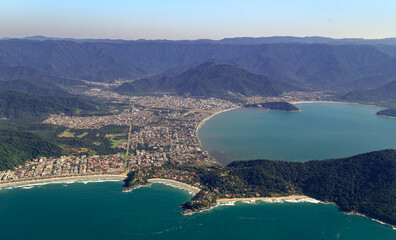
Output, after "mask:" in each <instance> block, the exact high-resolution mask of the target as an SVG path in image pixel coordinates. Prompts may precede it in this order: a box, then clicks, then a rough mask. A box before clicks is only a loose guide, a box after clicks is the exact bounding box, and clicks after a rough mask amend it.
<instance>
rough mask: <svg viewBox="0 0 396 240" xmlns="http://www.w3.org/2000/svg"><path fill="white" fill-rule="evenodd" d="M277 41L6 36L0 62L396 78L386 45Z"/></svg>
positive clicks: (141, 71)
mask: <svg viewBox="0 0 396 240" xmlns="http://www.w3.org/2000/svg"><path fill="white" fill-rule="evenodd" d="M267 40H268V39H267ZM283 40H285V41H283V43H279V42H281V41H280V40H279V41H276V39H275V40H271V41H269V40H268V41H258V40H257V39H255V40H254V39H253V40H247V39H231V40H230V39H225V40H222V41H210V40H199V41H144V40H143V41H110V40H109V41H99V40H98V41H85V42H84V41H79V42H78V41H73V40H45V41H36V40H23V39H9V40H0V65H7V66H11V67H17V66H26V67H30V68H34V69H37V70H40V71H44V72H48V73H50V74H54V75H56V76H60V77H68V78H76V79H85V80H91V81H114V80H117V79H126V80H128V79H135V78H140V77H145V76H152V75H156V74H160V73H162V72H164V71H167V70H169V69H172V68H178V67H180V66H191V65H196V64H200V63H203V62H206V61H212V60H216V61H217V62H219V63H224V64H230V65H233V66H235V67H239V68H242V69H245V70H248V71H250V72H252V73H255V74H260V75H265V76H268V77H271V78H274V79H277V80H280V81H288V82H291V83H294V84H298V85H302V86H308V87H311V88H314V89H335V90H338V89H341V90H342V88H343V87H342V86H343V85H344V84H346V83H349V82H352V81H356V80H359V79H365V78H366V79H370V78H372V77H380V78H381V79H382V80H381V82H380V83H378V84H377V83H374V84H373V85H374V86H373V87H379V86H380V85H382V84H384V83H385V82H387V81H388V82H389V81H392V80H394V79H395V77H396V68H395V67H394V66H395V65H396V59H395V58H394V57H392V56H391V55H389V54H391V52H392V51H393V50H392V49H391V47H386V46H385V47H384V46H382V48H381V50H380V47H379V46H374V45H357V42H359V41H357V40H356V41H352V42H348V41H347V42H348V45H342V44H341V45H340V44H328V43H326V44H323V43H321V44H319V43H317V42H321V41H307V42H308V43H307V42H306V41H305V40H304V41H302V42H301V43H297V42H294V43H290V41H289V40H287V39H283ZM311 40H312V39H311ZM246 41H247V42H252V41H253V42H257V44H256V43H255V44H252V43H249V44H247V43H246ZM388 41H390V42H392V41H393V40H392V39H388ZM291 42H293V41H291ZM312 42H313V43H312ZM347 42H345V43H347ZM362 42H363V43H364V41H362ZM183 70H185V69H183ZM6 80H11V79H6ZM373 80H374V81H375V79H373ZM357 87H359V86H357Z"/></svg>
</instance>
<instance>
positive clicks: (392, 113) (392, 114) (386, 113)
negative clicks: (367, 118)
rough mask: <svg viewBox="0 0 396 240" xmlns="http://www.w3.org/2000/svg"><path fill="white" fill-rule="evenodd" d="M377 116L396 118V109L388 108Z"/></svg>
mask: <svg viewBox="0 0 396 240" xmlns="http://www.w3.org/2000/svg"><path fill="white" fill-rule="evenodd" d="M377 115H382V116H388V117H396V108H388V109H384V110H381V111H379V112H377Z"/></svg>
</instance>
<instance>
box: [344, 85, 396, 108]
mask: <svg viewBox="0 0 396 240" xmlns="http://www.w3.org/2000/svg"><path fill="white" fill-rule="evenodd" d="M342 100H346V101H355V102H363V103H370V102H374V103H380V104H384V105H387V104H388V105H389V104H396V81H393V82H390V83H388V84H385V85H384V86H382V87H379V88H376V89H372V90H368V91H352V92H349V93H347V94H346V95H344V96H343V97H342Z"/></svg>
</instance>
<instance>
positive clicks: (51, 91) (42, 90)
mask: <svg viewBox="0 0 396 240" xmlns="http://www.w3.org/2000/svg"><path fill="white" fill-rule="evenodd" d="M0 88H2V89H5V90H12V91H18V92H24V93H29V94H33V95H39V96H71V95H72V94H70V93H68V92H67V91H66V90H64V89H63V88H61V87H59V86H57V85H56V84H54V83H52V82H43V81H29V80H11V81H4V82H0Z"/></svg>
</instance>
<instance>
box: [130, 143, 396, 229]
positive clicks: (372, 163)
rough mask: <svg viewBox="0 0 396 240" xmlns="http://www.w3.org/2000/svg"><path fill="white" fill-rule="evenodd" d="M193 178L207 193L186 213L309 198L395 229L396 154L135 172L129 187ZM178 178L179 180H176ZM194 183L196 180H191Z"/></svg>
mask: <svg viewBox="0 0 396 240" xmlns="http://www.w3.org/2000/svg"><path fill="white" fill-rule="evenodd" d="M178 172H179V173H181V174H182V176H184V175H185V174H186V173H188V174H189V176H190V178H187V177H183V179H186V183H188V184H195V183H196V182H199V183H200V185H201V186H202V191H201V192H200V194H197V195H196V196H195V197H194V198H193V199H192V200H191V201H189V202H188V203H186V204H183V205H182V206H183V208H185V209H187V212H191V211H200V210H205V209H207V208H208V207H210V206H214V205H215V203H216V199H217V198H227V199H229V198H256V197H278V196H289V195H296V194H297V195H298V194H300V195H301V194H304V195H306V196H309V197H312V198H315V199H318V200H321V201H324V202H334V203H336V204H337V205H338V206H339V208H340V210H342V211H345V212H354V213H362V214H365V215H366V216H368V217H371V218H375V219H378V220H381V221H383V222H386V223H389V224H392V225H396V150H392V149H391V150H381V151H375V152H370V153H364V154H359V155H355V156H352V157H347V158H340V159H330V160H319V161H318V160H316V161H308V162H285V161H272V160H251V161H237V162H232V163H230V164H228V165H227V166H223V165H210V166H207V165H201V166H199V165H196V164H184V165H183V164H177V165H175V164H165V165H163V166H161V167H153V168H150V169H147V168H140V169H138V170H134V171H131V172H130V173H129V174H128V177H127V179H126V180H125V186H126V187H127V188H130V187H131V186H132V187H137V186H139V185H141V184H147V179H150V178H153V177H154V176H155V177H165V178H167V176H168V177H169V175H174V174H176V173H178ZM177 177H179V176H177ZM192 179H195V180H192Z"/></svg>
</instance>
